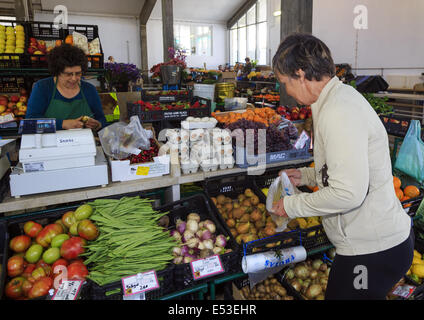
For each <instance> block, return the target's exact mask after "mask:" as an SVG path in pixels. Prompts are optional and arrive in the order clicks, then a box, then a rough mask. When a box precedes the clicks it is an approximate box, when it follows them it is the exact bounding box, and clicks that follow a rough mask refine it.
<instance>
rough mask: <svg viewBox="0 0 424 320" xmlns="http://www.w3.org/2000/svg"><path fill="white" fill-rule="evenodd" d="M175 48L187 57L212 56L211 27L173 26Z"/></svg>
mask: <svg viewBox="0 0 424 320" xmlns="http://www.w3.org/2000/svg"><path fill="white" fill-rule="evenodd" d="M174 41H175V48H176V49H180V50H183V51H185V54H186V55H187V56H190V55H196V56H212V27H211V26H201V25H179V24H176V25H174Z"/></svg>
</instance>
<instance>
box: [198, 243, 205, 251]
mask: <svg viewBox="0 0 424 320" xmlns="http://www.w3.org/2000/svg"><path fill="white" fill-rule="evenodd" d="M197 249H199V250H205V249H206V247H205V245H204V243H203V242H202V241H200V242H199V245H198V246H197Z"/></svg>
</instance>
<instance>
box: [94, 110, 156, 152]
mask: <svg viewBox="0 0 424 320" xmlns="http://www.w3.org/2000/svg"><path fill="white" fill-rule="evenodd" d="M99 138H100V143H101V144H102V148H103V150H104V152H105V153H106V154H107V155H108V156H110V157H112V158H114V159H117V160H123V159H126V158H128V157H129V156H130V155H131V154H134V155H137V154H139V153H140V152H141V150H140V149H142V150H147V149H149V148H150V139H151V138H153V132H152V131H151V130H146V129H144V128H143V127H142V126H141V123H140V120H139V118H138V116H132V117H131V118H130V123H129V124H126V123H125V122H117V123H113V124H111V125H110V126H107V127H105V128H104V129H102V130H100V131H99Z"/></svg>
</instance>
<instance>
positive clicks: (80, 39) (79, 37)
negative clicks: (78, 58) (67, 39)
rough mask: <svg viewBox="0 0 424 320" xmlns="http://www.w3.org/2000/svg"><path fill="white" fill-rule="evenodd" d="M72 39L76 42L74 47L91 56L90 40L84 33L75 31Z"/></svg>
mask: <svg viewBox="0 0 424 320" xmlns="http://www.w3.org/2000/svg"><path fill="white" fill-rule="evenodd" d="M72 38H73V42H74V46H75V47H78V48H80V49H81V50H82V51H84V53H85V54H89V51H88V39H87V37H86V36H85V35H83V34H82V33H79V32H76V31H74V32H73V33H72Z"/></svg>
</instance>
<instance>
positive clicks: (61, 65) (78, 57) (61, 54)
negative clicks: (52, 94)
mask: <svg viewBox="0 0 424 320" xmlns="http://www.w3.org/2000/svg"><path fill="white" fill-rule="evenodd" d="M47 59H48V68H49V72H50V74H52V75H53V76H58V75H60V74H61V73H62V72H63V71H64V70H65V68H69V67H76V66H81V70H82V72H83V73H84V72H86V71H87V69H88V59H87V56H86V55H85V53H84V51H83V50H82V49H80V48H78V47H76V46H73V45H70V44H66V43H64V44H62V45H61V46H58V47H55V48H54V49H53V50H51V51H50V52H49V54H48V55H47Z"/></svg>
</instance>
